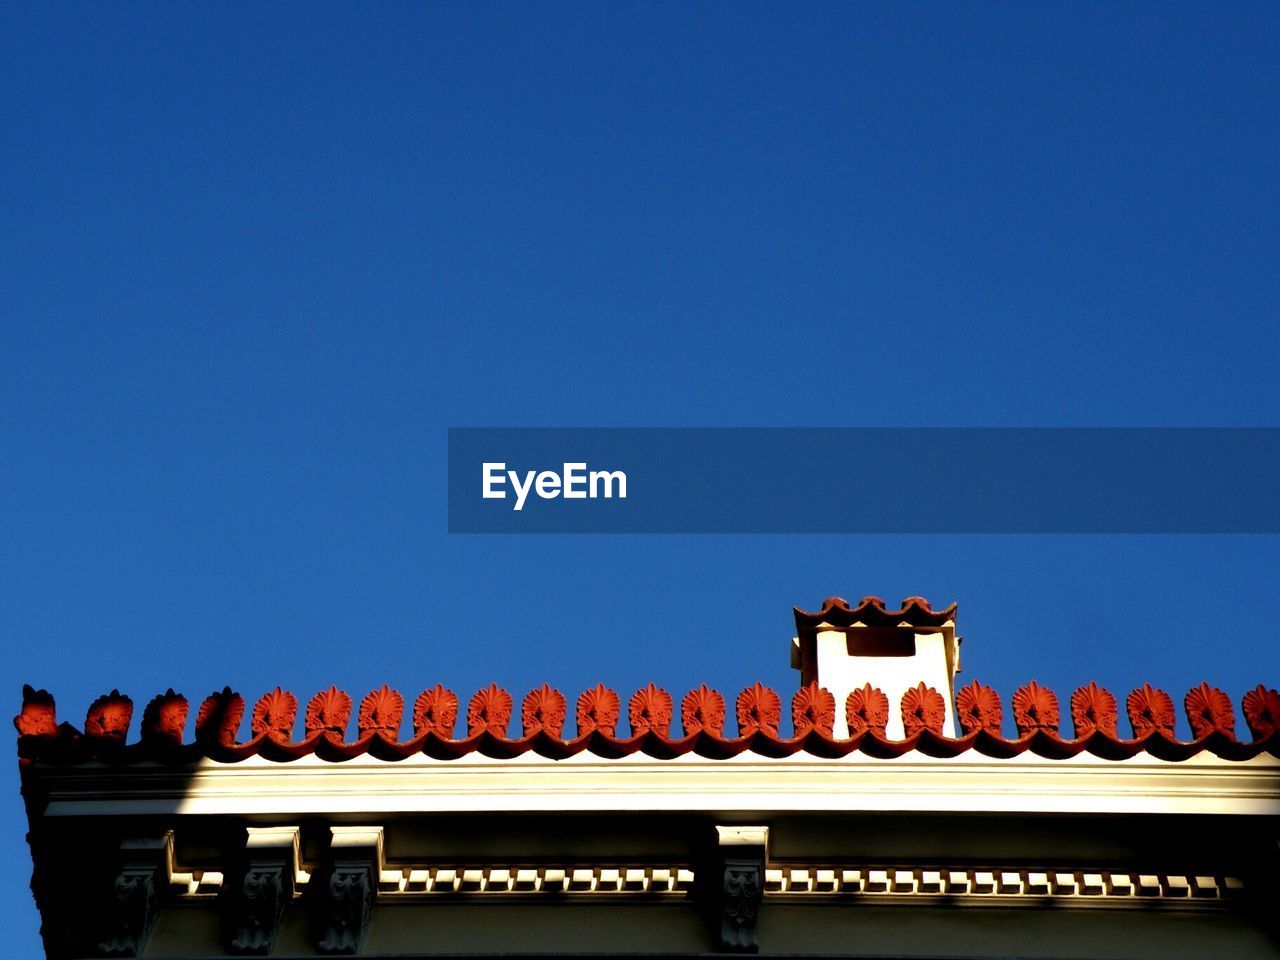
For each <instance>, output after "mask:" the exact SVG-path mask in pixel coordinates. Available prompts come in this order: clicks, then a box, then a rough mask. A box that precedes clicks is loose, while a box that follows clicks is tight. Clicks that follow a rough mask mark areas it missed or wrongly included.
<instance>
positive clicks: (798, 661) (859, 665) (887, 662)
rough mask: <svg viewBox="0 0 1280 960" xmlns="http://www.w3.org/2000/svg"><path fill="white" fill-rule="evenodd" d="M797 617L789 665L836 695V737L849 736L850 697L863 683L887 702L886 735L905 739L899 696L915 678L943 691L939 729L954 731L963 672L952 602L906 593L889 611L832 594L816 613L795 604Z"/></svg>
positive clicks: (870, 600) (871, 600)
mask: <svg viewBox="0 0 1280 960" xmlns="http://www.w3.org/2000/svg"><path fill="white" fill-rule="evenodd" d="M795 614H796V633H797V636H796V637H795V639H793V640H792V641H791V666H793V667H795V668H796V669H798V670H799V671H800V683H801V684H802V685H803V684H808V683H811V682H814V681H817V683H818V685H819V686H822V687H826V689H828V690H830V691H831V693H832V695H833V696H834V697H835V701H836V715H835V728H834V735H835V737H836V738H837V739H839V738H842V737H847V736H848V735H849V731H848V725H847V724H846V722H845V702H846V700H847V699H848V696H849V694H850V693H851V692H852V691H854V690H856V689H859V688H861V687H862V686H864V685H865V684H870V685H871V686H872V687H878V688H879V689H880V690H881V691H883V692H884V694H885V695H886V696H887V697H888V699H889V718H888V726H887V728H886V734H887V736H888V737H889V738H890V739H902V738H903V736H904V733H903V726H902V710H901V704H902V696H903V694H904V693H906V692H907V690H908V689H911V688H912V687H915V686H917V685H918V684H920V683H924V685H925V686H926V687H933V688H934V689H935V690H937V691H938V693H939V694H941V696H942V699H943V701H944V704H945V709H946V722H945V724H944V726H943V733H945V734H946V735H947V736H949V737H953V736H955V705H954V702H955V675H956V673H957V671H959V669H960V638H959V637H957V636H956V622H955V618H956V604H954V603H953V604H952V605H951V606H949V607H947V608H946V609H945V610H937V611H935V610H934V609H933V608H932V607H930V606H929V601H928V600H925V599H924V598H922V597H908V598H907V599H906V600H904V601H902V606H901V608H899V609H898V610H886V609H885V606H884V601H883V600H881V599H880V598H879V597H864V598H863V599H862V600H861V601H860V602H859V603H858V605H857V606H856V607H850V606H849V604H848V602H847V601H845V600H843V599H842V598H840V597H831V598H829V599H827V600H826V601H824V602H823V604H822V609H821V610H819V611H818V612H817V613H809V612H808V611H805V610H801V609H800V608H799V607H796V608H795Z"/></svg>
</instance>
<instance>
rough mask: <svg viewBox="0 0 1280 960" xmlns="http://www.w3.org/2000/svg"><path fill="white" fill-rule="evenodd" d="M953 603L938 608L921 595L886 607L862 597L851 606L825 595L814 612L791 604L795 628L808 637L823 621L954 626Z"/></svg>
mask: <svg viewBox="0 0 1280 960" xmlns="http://www.w3.org/2000/svg"><path fill="white" fill-rule="evenodd" d="M957 606H958V604H955V603H953V604H951V606H949V607H945V608H943V609H942V610H934V609H933V607H932V606H931V605H930V604H929V601H928V600H926V599H925V598H924V597H907V598H906V599H905V600H903V601H902V606H901V607H899V608H898V609H897V610H888V609H886V608H885V605H884V601H883V600H881V599H880V598H879V597H863V598H862V599H861V600H859V601H858V604H857V606H854V607H851V606H849V601H847V600H845V599H844V598H843V597H828V598H827V599H826V600H824V601H822V609H821V610H818V611H817V612H814V613H811V612H809V611H808V610H801V609H800V608H799V607H795V608H794V609H795V615H796V632H797V633H798V634H799V636H800V637H801V638H804V637H812V636H814V635H815V634H816V633H817V629H818V627H819V626H820V625H821V624H824V623H825V624H829V625H831V626H833V627H852V626H855V625H856V626H863V627H897V626H904V625H905V626H908V627H941V626H943V625H945V624H951V625H952V626H954V625H955V619H956V608H957Z"/></svg>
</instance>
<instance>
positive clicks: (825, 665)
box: [816, 630, 955, 739]
mask: <svg viewBox="0 0 1280 960" xmlns="http://www.w3.org/2000/svg"><path fill="white" fill-rule="evenodd" d="M816 640H817V647H816V650H817V656H818V683H819V684H820V685H821V686H824V687H826V688H827V689H828V690H830V691H831V693H832V695H833V696H834V697H835V699H836V720H835V728H834V732H835V736H836V737H837V738H841V737H847V736H848V735H849V727H848V724H846V723H845V718H844V705H845V700H846V699H847V698H848V696H849V694H850V693H851V692H852V691H853V690H856V689H857V688H858V687H861V686H862V685H863V684H867V683H869V684H871V686H873V687H879V688H880V689H881V690H883V691H884V694H885V696H887V697H888V698H889V726H888V729H887V731H886V732H887V733H888V736H889V737H890V739H902V737H903V730H902V709H901V704H902V695H903V694H904V693H906V691H907V689H908V688H910V687H914V686H915V685H916V684H918V683H920V682H921V681H923V682H924V684H925V686H928V687H933V688H934V689H935V690H937V691H938V692H939V693H940V694H942V698H943V700H945V701H946V705H947V721H946V725H945V726H944V727H943V732H944V733H946V734H947V736H952V737H954V736H955V706H954V704H953V703H952V696H951V673H950V670H949V668H948V667H947V649H946V643H947V638H946V637H945V636H944V635H943V634H941V633H917V634H916V637H915V640H916V654H915V656H914V657H861V656H859V657H852V656H850V655H849V652H848V643H847V641H846V639H845V634H844V631H842V630H822V631H819V633H818V635H817V638H816Z"/></svg>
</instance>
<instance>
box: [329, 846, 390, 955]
mask: <svg viewBox="0 0 1280 960" xmlns="http://www.w3.org/2000/svg"><path fill="white" fill-rule="evenodd" d="M329 829H330V832H331V834H332V838H331V840H330V843H329V850H330V857H331V858H332V870H331V872H330V874H329V885H328V888H327V889H326V890H325V903H324V913H325V925H324V935H323V936H322V937H321V939H320V943H319V944H318V948H319V950H320V952H321V953H338V954H353V953H359V952H360V946H361V944H362V943H363V942H364V936H365V932H366V931H367V930H368V929H369V919H370V917H371V916H372V915H373V901H374V898H375V897H377V895H378V881H379V879H380V878H381V875H382V868H383V861H382V828H381V827H330V828H329Z"/></svg>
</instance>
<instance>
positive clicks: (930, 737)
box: [14, 601, 1280, 764]
mask: <svg viewBox="0 0 1280 960" xmlns="http://www.w3.org/2000/svg"><path fill="white" fill-rule="evenodd" d="M866 603H867V602H866V601H864V603H863V604H862V605H860V608H861V607H862V606H865V605H866ZM924 606H925V608H927V604H926V605H924ZM895 615H896V614H895ZM814 616H816V615H814ZM942 698H943V695H942V694H940V693H939V692H938V691H937V690H935V689H933V688H932V687H927V686H925V685H924V684H923V683H922V684H919V685H918V686H916V687H914V688H911V689H909V690H907V692H906V694H905V695H904V696H903V697H902V700H901V703H899V704H898V705H897V709H899V710H901V712H902V717H903V721H904V723H903V727H904V730H905V731H906V736H905V737H904V738H903V739H900V740H899V739H890V738H888V737H887V736H886V735H885V727H886V723H887V721H888V716H889V710H890V704H889V701H888V698H887V697H886V696H885V695H884V694H883V693H882V692H881V691H879V690H878V689H875V688H873V687H871V686H869V685H868V686H865V687H863V688H861V689H858V690H854V691H853V692H852V693H851V694H850V695H849V696H848V698H847V702H846V703H845V704H844V705H843V707H844V711H845V716H846V719H847V721H848V728H849V730H850V731H851V732H852V733H851V736H849V737H847V738H842V739H835V738H833V736H832V727H833V721H834V718H835V710H836V703H835V698H834V697H833V696H832V695H831V693H830V692H828V691H827V690H826V689H824V688H822V687H820V686H818V685H817V684H812V683H811V684H808V685H806V686H804V687H801V688H800V689H799V690H798V691H796V693H795V694H794V695H793V696H792V697H791V704H790V706H791V711H790V712H791V717H790V719H791V728H792V733H791V735H790V736H787V735H784V734H783V732H782V731H781V729H780V728H781V725H782V714H783V702H782V698H781V697H780V696H779V695H778V694H777V693H776V692H775V691H773V690H771V689H770V688H768V687H765V686H763V685H761V684H759V683H757V684H754V685H752V686H750V687H748V688H746V689H745V690H743V691H742V692H741V693H739V694H738V695H737V697H736V698H735V700H734V703H733V707H734V711H733V713H734V715H735V720H736V732H735V733H731V732H729V730H727V729H726V726H727V723H726V720H727V714H728V709H727V701H726V698H725V697H724V696H723V695H722V694H720V693H719V692H718V691H716V690H713V689H711V688H709V687H707V686H706V685H705V684H704V685H702V686H699V687H697V688H696V689H693V690H690V691H689V692H688V693H687V694H685V696H684V697H683V698H682V699H681V701H680V702H679V704H678V707H679V711H678V715H677V711H676V707H677V704H676V703H675V701H674V699H673V698H672V696H671V695H670V694H669V693H668V692H667V691H665V690H663V689H661V688H659V687H656V686H654V685H653V684H649V685H648V686H646V687H644V688H642V689H640V690H637V691H636V692H635V693H634V694H633V695H632V696H631V697H630V699H629V700H628V702H627V704H626V707H627V710H626V719H627V728H628V729H627V732H626V733H625V734H623V733H622V732H621V730H620V727H621V724H622V706H623V704H622V700H621V698H620V697H619V695H618V694H617V692H616V691H614V690H611V689H609V688H608V687H606V686H604V685H603V684H600V685H597V686H595V687H593V688H591V689H589V690H587V691H585V692H583V693H582V694H581V695H580V696H579V697H578V699H577V702H576V710H575V717H574V719H575V723H576V727H575V731H574V732H573V734H572V735H570V734H569V733H568V731H566V729H565V727H566V718H567V714H568V706H569V704H568V700H567V698H566V697H565V695H564V694H563V693H561V692H560V691H558V690H555V689H553V688H551V687H549V686H546V685H545V684H544V685H543V686H541V687H538V688H537V689H535V690H532V691H530V692H529V693H527V694H526V695H525V696H524V698H523V700H522V701H521V704H520V708H521V709H520V714H519V719H518V720H517V721H515V722H514V723H513V718H512V713H513V709H514V706H515V701H514V699H513V698H512V696H511V694H510V693H509V692H508V691H506V690H504V689H502V688H501V687H498V686H496V685H493V684H491V685H490V686H488V687H486V688H484V689H482V690H479V691H477V692H476V693H475V694H474V695H473V696H472V697H471V699H470V701H469V703H468V704H467V708H466V713H465V716H464V717H462V718H459V705H460V701H459V699H458V697H457V696H456V695H455V694H454V693H453V692H452V691H451V690H448V689H446V688H444V687H442V686H438V685H437V686H435V687H432V688H429V689H426V690H423V691H422V692H421V693H420V694H418V696H417V697H416V699H415V701H414V703H413V708H412V715H411V728H412V733H405V734H404V735H403V736H402V733H401V727H402V721H403V719H404V708H405V701H404V698H403V697H402V696H401V694H400V693H398V692H397V691H395V690H392V689H391V688H389V687H387V686H386V685H383V686H382V687H380V688H378V689H377V690H373V691H371V692H370V693H368V694H367V695H366V696H365V697H364V698H363V699H362V700H361V701H360V703H359V706H358V709H357V710H356V716H355V735H354V739H348V737H349V736H350V726H351V715H352V712H353V700H352V698H351V697H350V696H349V695H348V694H347V693H346V692H345V691H343V690H340V689H338V688H336V687H330V688H329V689H327V690H322V691H320V692H319V693H317V694H316V695H315V696H313V697H312V698H311V699H310V701H309V702H308V703H307V705H306V708H305V711H304V712H303V717H302V724H301V726H302V732H301V736H300V738H297V739H295V736H296V734H295V729H296V727H297V719H298V717H297V714H298V708H299V701H298V699H297V698H296V697H295V696H294V695H293V694H292V693H290V692H288V691H287V690H283V689H281V688H279V687H277V688H276V689H275V690H272V691H270V692H269V693H266V694H264V695H263V696H262V697H260V698H259V699H258V700H257V701H256V703H255V704H254V707H253V710H252V713H251V715H250V718H249V724H248V726H249V730H248V738H247V739H241V734H240V729H241V726H242V721H243V719H244V713H245V700H244V698H243V697H242V696H241V695H240V694H239V693H236V692H234V691H232V690H231V689H230V688H226V689H223V690H221V691H218V692H215V693H213V694H211V695H210V696H208V697H206V698H205V699H204V701H203V702H202V703H201V705H200V708H199V710H198V711H197V715H196V719H195V723H194V729H193V738H192V739H191V740H187V739H186V729H187V719H188V713H189V702H188V700H187V699H186V697H184V696H182V695H181V694H178V693H175V692H174V691H173V690H168V691H166V692H165V693H163V694H160V695H159V696H156V697H154V698H153V699H152V700H151V701H150V702H149V703H148V704H147V705H146V707H145V709H144V710H143V713H142V721H141V724H140V733H139V736H138V738H137V739H136V740H133V741H132V742H130V732H129V731H130V728H131V724H132V717H133V713H134V705H133V701H132V700H131V699H130V698H129V697H128V696H125V695H124V694H121V693H120V692H118V691H116V690H113V691H111V692H110V693H109V694H105V695H103V696H101V697H99V698H97V699H96V700H94V701H93V703H92V704H91V705H90V706H89V709H88V712H87V715H86V717H85V723H84V726H83V729H78V728H76V727H74V726H72V725H71V724H67V723H62V724H59V723H58V722H57V719H56V713H55V704H54V698H53V697H52V696H51V695H50V694H49V693H48V692H46V691H44V690H34V689H32V688H31V687H30V686H27V687H25V688H24V690H23V704H22V709H21V711H20V713H19V714H18V715H17V717H15V718H14V724H15V726H16V727H17V729H18V733H19V738H18V752H19V757H20V758H21V759H22V760H23V761H30V760H36V759H39V760H44V761H49V762H53V763H62V764H76V763H79V762H85V761H91V760H96V761H107V762H110V763H113V764H130V763H135V762H139V761H144V760H146V761H158V762H161V763H166V764H182V763H189V762H192V761H194V760H197V759H200V758H208V759H210V760H214V761H219V762H225V763H234V762H237V761H240V760H244V759H246V758H249V757H254V756H260V757H263V758H264V759H267V760H273V761H290V760H295V759H298V758H301V757H306V756H312V755H314V756H315V757H317V758H319V759H321V760H325V761H332V762H341V761H344V760H349V759H352V758H354V757H359V756H363V755H366V754H367V755H369V756H371V757H374V758H378V759H385V760H400V759H404V758H406V757H409V756H412V755H415V754H424V755H426V756H429V757H433V758H436V759H441V760H448V759H456V758H458V757H462V756H465V755H467V754H472V753H479V754H481V755H483V756H486V757H489V758H493V759H505V758H512V757H516V756H520V755H524V754H534V755H538V756H542V757H545V758H548V759H553V760H554V759H564V758H567V757H571V756H574V755H577V754H582V753H589V754H593V755H595V756H597V757H601V758H606V759H608V758H622V757H626V756H630V755H633V754H644V755H646V756H648V757H650V758H653V759H660V760H661V759H674V758H676V757H680V756H684V755H687V754H696V755H698V756H701V757H704V758H708V759H719V758H728V757H733V756H737V755H740V754H745V753H752V754H755V755H757V756H760V757H764V758H771V757H772V758H782V757H788V756H792V755H794V754H799V753H806V754H809V755H812V756H815V757H820V758H828V759H835V758H839V757H844V756H848V755H850V754H854V753H862V754H865V755H867V756H870V757H878V758H893V757H901V756H903V755H905V754H908V753H910V752H912V751H918V752H919V753H921V754H924V755H927V756H931V757H938V758H949V757H956V756H959V755H961V754H965V753H968V752H970V751H972V752H975V753H977V754H979V755H982V756H984V757H988V758H992V759H1002V758H1011V757H1015V756H1019V755H1021V754H1024V753H1028V752H1030V753H1031V754H1034V755H1038V756H1040V757H1044V758H1047V759H1053V760H1064V759H1068V758H1071V757H1074V756H1077V755H1080V754H1086V753H1087V754H1091V755H1093V756H1095V757H1099V758H1102V759H1108V760H1124V759H1128V758H1130V757H1134V756H1137V755H1139V754H1146V755H1149V756H1151V757H1153V758H1156V759H1160V760H1173V761H1178V760H1185V759H1188V758H1190V757H1192V756H1195V755H1197V754H1200V753H1203V752H1206V751H1207V752H1209V753H1210V754H1212V755H1214V756H1216V757H1218V758H1219V759H1221V760H1226V761H1241V760H1249V759H1252V758H1253V757H1256V756H1258V755H1260V754H1263V753H1266V754H1270V755H1272V756H1274V757H1280V733H1278V732H1277V731H1278V730H1280V693H1277V692H1276V691H1275V690H1270V689H1267V688H1266V687H1264V686H1262V685H1259V686H1258V687H1257V688H1255V689H1253V690H1251V691H1249V692H1248V693H1246V694H1245V695H1244V697H1243V699H1242V701H1241V707H1242V712H1243V715H1244V718H1245V722H1246V725H1247V726H1248V728H1249V733H1250V736H1249V737H1248V738H1246V737H1243V736H1238V735H1237V732H1236V729H1235V712H1234V708H1233V705H1232V702H1231V699H1230V698H1229V697H1228V696H1227V695H1226V694H1225V693H1224V692H1223V691H1221V690H1218V689H1216V688H1214V687H1211V686H1209V685H1208V684H1207V683H1202V684H1200V685H1199V686H1197V687H1194V688H1192V689H1191V690H1190V691H1188V692H1187V694H1186V696H1185V697H1184V698H1183V707H1184V709H1185V711H1186V714H1187V718H1188V720H1189V723H1190V727H1191V730H1192V732H1193V735H1194V739H1193V740H1189V741H1184V740H1179V739H1177V738H1176V737H1175V735H1174V713H1175V711H1174V703H1173V699H1172V697H1170V696H1169V695H1168V694H1167V693H1165V692H1164V691H1163V690H1159V689H1156V688H1154V687H1152V686H1150V685H1143V686H1142V687H1139V688H1138V689H1136V690H1134V691H1133V692H1131V693H1130V694H1129V695H1128V697H1127V698H1126V700H1125V701H1124V708H1125V712H1126V713H1127V714H1128V719H1129V724H1130V726H1131V727H1132V730H1133V737H1132V738H1126V737H1122V736H1121V735H1120V733H1119V730H1118V719H1119V705H1118V702H1117V699H1116V697H1115V696H1114V695H1113V694H1111V693H1110V692H1109V691H1107V690H1106V689H1104V688H1102V687H1100V686H1098V685H1097V684H1093V683H1090V684H1088V685H1086V686H1083V687H1080V688H1078V689H1077V690H1076V691H1074V692H1073V693H1072V695H1071V696H1070V698H1069V699H1068V701H1067V710H1068V712H1069V713H1070V718H1071V726H1072V728H1073V730H1072V733H1071V734H1068V732H1067V730H1066V724H1065V723H1064V721H1063V718H1062V717H1061V712H1062V711H1061V710H1060V706H1059V701H1058V698H1057V696H1056V695H1055V694H1054V693H1053V691H1051V690H1049V689H1048V688H1046V687H1044V686H1041V685H1040V684H1037V683H1035V682H1034V681H1033V682H1031V683H1027V684H1025V685H1024V686H1022V687H1020V688H1019V689H1018V690H1017V691H1015V692H1014V694H1013V696H1012V698H1011V699H1010V702H1009V706H1010V707H1011V712H1012V719H1013V725H1014V727H1016V729H1017V735H1016V736H1006V735H1005V734H1004V733H1003V732H1002V723H1003V720H1004V710H1005V704H1004V702H1003V701H1002V700H1001V698H1000V696H999V695H998V694H997V693H996V692H995V691H994V690H992V689H991V688H990V687H987V686H984V685H983V684H980V683H977V682H974V683H971V684H969V685H968V686H965V687H962V688H961V689H960V690H958V691H956V713H957V717H958V720H959V723H960V726H961V728H962V729H963V731H964V733H963V735H961V736H960V737H956V738H953V737H949V736H946V735H945V734H944V732H943V729H944V727H943V723H944V720H943V699H942ZM460 719H461V722H460ZM677 724H678V728H679V731H678V732H677V731H676V730H675V729H673V727H674V726H675V725H677ZM517 731H518V732H517Z"/></svg>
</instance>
